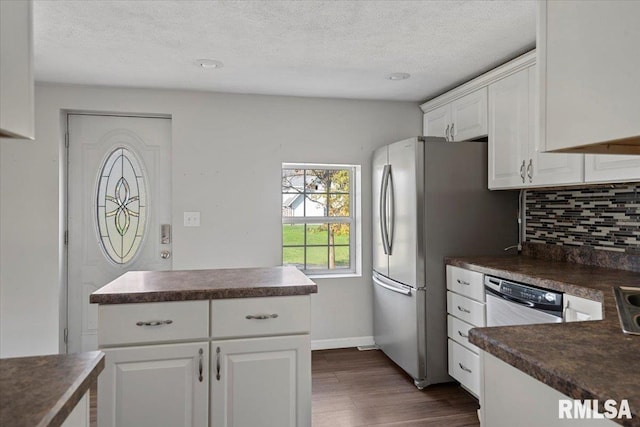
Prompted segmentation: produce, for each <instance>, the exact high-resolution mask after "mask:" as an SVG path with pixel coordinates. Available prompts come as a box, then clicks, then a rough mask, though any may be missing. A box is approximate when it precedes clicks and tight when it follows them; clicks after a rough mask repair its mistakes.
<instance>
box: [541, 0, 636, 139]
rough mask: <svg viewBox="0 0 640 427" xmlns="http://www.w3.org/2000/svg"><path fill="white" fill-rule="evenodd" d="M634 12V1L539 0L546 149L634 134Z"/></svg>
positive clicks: (621, 137) (620, 137) (542, 108)
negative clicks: (541, 0)
mask: <svg viewBox="0 0 640 427" xmlns="http://www.w3.org/2000/svg"><path fill="white" fill-rule="evenodd" d="M639 17H640V2H639V1H549V2H546V1H545V2H541V3H540V8H539V15H538V65H539V66H540V67H541V90H542V91H543V97H542V101H543V102H542V103H541V105H540V111H541V114H542V130H543V135H544V144H543V147H544V148H545V149H546V150H547V151H548V150H558V149H570V148H574V147H578V146H584V145H589V144H593V143H598V142H603V141H612V140H620V139H626V138H636V139H637V138H640V120H638V117H640V102H638V100H639V99H640V84H639V83H638V70H639V69H640V55H639V54H638V46H640V25H638V22H639ZM545 134H546V135H545Z"/></svg>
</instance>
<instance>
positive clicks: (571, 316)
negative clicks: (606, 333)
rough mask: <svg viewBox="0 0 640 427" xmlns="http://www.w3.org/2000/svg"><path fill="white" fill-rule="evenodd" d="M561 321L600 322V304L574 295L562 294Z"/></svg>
mask: <svg viewBox="0 0 640 427" xmlns="http://www.w3.org/2000/svg"><path fill="white" fill-rule="evenodd" d="M562 310H563V313H564V315H563V320H564V321H565V322H582V321H586V320H602V304H601V303H599V302H598V301H593V300H590V299H586V298H581V297H577V296H575V295H569V294H564V296H563V300H562Z"/></svg>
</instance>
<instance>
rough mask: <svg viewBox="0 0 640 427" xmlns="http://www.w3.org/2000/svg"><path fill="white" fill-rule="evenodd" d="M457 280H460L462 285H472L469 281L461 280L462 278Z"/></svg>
mask: <svg viewBox="0 0 640 427" xmlns="http://www.w3.org/2000/svg"><path fill="white" fill-rule="evenodd" d="M457 282H458V283H459V284H461V285H466V286H469V285H471V283H469V282H465V281H464V280H460V279H457Z"/></svg>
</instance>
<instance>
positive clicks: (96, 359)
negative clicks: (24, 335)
mask: <svg viewBox="0 0 640 427" xmlns="http://www.w3.org/2000/svg"><path fill="white" fill-rule="evenodd" d="M103 369H104V353H103V352H101V351H91V352H87V353H76V354H55V355H49V356H33V357H15V358H9V359H0V425H2V426H12V427H23V426H24V427H34V426H48V427H55V426H59V425H62V423H63V422H64V421H65V419H66V418H67V416H68V415H69V414H70V413H71V411H73V409H74V408H75V406H76V404H77V403H78V402H79V401H80V399H81V398H82V397H83V396H84V394H85V393H86V392H87V391H88V390H89V388H90V387H91V386H92V385H94V384H96V381H97V378H98V375H99V374H100V372H102V370H103Z"/></svg>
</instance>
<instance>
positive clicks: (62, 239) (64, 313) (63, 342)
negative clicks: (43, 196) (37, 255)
mask: <svg viewBox="0 0 640 427" xmlns="http://www.w3.org/2000/svg"><path fill="white" fill-rule="evenodd" d="M69 116H97V117H131V118H139V119H165V120H167V119H168V120H173V116H172V115H171V114H156V113H122V112H108V111H88V110H73V109H61V110H60V120H61V124H62V126H61V130H62V134H61V136H60V141H61V144H60V156H59V158H60V180H61V181H62V182H61V184H62V185H61V186H60V192H61V194H60V200H61V201H62V203H61V205H62V209H63V210H62V212H61V220H60V222H59V246H60V248H61V250H60V254H61V259H60V264H59V265H60V272H59V280H60V283H61V284H62V286H61V287H62V292H61V295H60V314H59V318H60V328H59V333H58V342H59V344H58V351H59V352H60V353H61V354H67V353H68V352H69V343H68V333H69V244H68V243H69V242H68V236H69V235H68V233H69ZM171 142H172V143H173V135H171Z"/></svg>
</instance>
